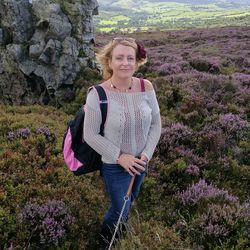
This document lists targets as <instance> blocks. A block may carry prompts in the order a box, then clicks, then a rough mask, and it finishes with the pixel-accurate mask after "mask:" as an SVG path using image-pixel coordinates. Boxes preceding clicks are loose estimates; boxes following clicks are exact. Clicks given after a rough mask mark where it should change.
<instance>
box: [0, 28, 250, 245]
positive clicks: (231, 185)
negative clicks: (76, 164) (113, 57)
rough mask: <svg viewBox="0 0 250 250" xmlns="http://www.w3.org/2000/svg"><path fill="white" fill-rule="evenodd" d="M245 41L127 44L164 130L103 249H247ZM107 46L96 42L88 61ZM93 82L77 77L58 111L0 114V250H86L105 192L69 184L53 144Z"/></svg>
mask: <svg viewBox="0 0 250 250" xmlns="http://www.w3.org/2000/svg"><path fill="white" fill-rule="evenodd" d="M248 34H250V33H249V27H242V28H237V27H227V28H221V29H219V28H215V29H206V30H202V29H200V30H186V31H182V32H180V31H170V32H165V33H164V32H159V33H157V32H155V33H141V34H132V36H134V37H135V38H137V39H139V40H140V41H141V42H142V43H144V44H145V45H146V47H148V49H147V50H148V54H149V61H148V63H147V64H146V65H144V66H143V67H142V68H141V69H140V71H139V72H138V75H143V76H144V77H146V78H148V79H149V80H151V81H152V82H153V84H154V87H155V90H156V93H157V97H158V101H159V105H160V110H161V115H162V123H163V129H162V135H161V138H160V141H159V144H158V146H157V148H156V152H155V154H154V157H153V159H152V160H151V161H150V166H149V175H148V176H147V177H146V179H145V181H144V183H143V186H142V189H141V193H140V196H139V198H138V200H137V202H136V203H135V204H134V205H133V207H132V213H131V217H130V221H129V223H128V224H127V225H126V226H127V234H126V236H125V237H124V239H122V240H121V242H119V243H118V244H117V245H116V247H115V248H114V249H131V250H132V249H249V248H250V245H249V236H250V234H249V233H250V231H249V227H250V218H249V214H250V200H249V193H250V189H249V187H250V157H249V156H250V61H249V56H248V55H249V48H250V43H249V41H250V39H249V35H248ZM107 39H109V36H108V35H99V36H97V49H98V47H99V46H101V45H102V43H103V42H105V41H106V40H107ZM86 79H88V81H89V82H88V84H87V82H86ZM97 79H98V77H97V75H96V72H91V71H89V72H88V75H87V74H86V72H83V75H82V77H79V79H78V80H77V86H78V87H79V88H78V90H77V92H76V97H75V101H74V102H72V103H69V104H67V105H65V106H64V107H61V108H60V109H58V108H55V107H42V106H37V105H34V106H22V107H17V106H4V105H2V106H1V109H0V124H1V126H0V156H1V158H0V203H1V208H0V248H1V249H8V248H10V249H90V250H91V249H96V247H97V238H98V232H99V228H100V224H101V221H102V216H103V214H104V212H105V211H106V209H107V206H108V203H107V201H108V200H107V197H106V195H105V193H104V185H103V182H102V179H101V177H100V176H99V174H98V173H94V174H88V175H84V176H80V177H75V176H73V175H72V174H71V173H70V172H69V171H68V170H67V168H66V166H65V165H64V163H63V158H62V151H61V142H62V137H63V134H64V131H65V128H66V124H67V122H68V121H69V119H71V118H72V115H73V114H74V113H75V111H76V110H77V109H78V107H79V106H80V104H81V103H82V100H84V99H85V96H86V90H87V87H88V86H89V85H91V84H93V83H96V82H98V81H97ZM149 247H150V248H149Z"/></svg>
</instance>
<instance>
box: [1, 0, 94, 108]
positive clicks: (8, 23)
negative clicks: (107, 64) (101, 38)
mask: <svg viewBox="0 0 250 250" xmlns="http://www.w3.org/2000/svg"><path fill="white" fill-rule="evenodd" d="M95 14H98V3H97V1H96V0H72V1H70V2H69V1H64V2H63V7H61V6H60V5H59V4H58V2H56V0H0V16H1V17H3V18H2V19H1V22H0V103H11V104H13V103H45V104H47V103H52V104H53V103H60V104H63V103H64V102H65V101H70V100H71V99H72V98H73V97H74V91H73V90H71V91H70V89H74V88H72V85H74V82H75V79H76V76H77V74H78V73H79V72H80V70H81V69H82V68H84V67H92V68H96V69H98V65H97V63H96V61H95V53H94V51H93V50H92V45H93V38H94V37H93V23H92V16H93V15H95ZM1 45H3V46H1ZM10 81H11V82H10ZM18 84H19V85H18ZM67 86H68V87H67ZM11 90H12V91H11Z"/></svg>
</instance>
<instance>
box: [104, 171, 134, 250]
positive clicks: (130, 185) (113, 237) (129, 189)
mask: <svg viewBox="0 0 250 250" xmlns="http://www.w3.org/2000/svg"><path fill="white" fill-rule="evenodd" d="M135 177H136V174H134V176H133V177H132V179H131V181H130V183H129V187H128V191H127V193H126V195H125V196H124V203H123V206H122V210H121V213H120V216H119V219H118V221H117V223H116V227H115V232H114V234H113V236H112V239H111V241H110V243H109V248H108V250H111V247H112V244H113V242H114V240H115V235H116V233H117V230H118V228H119V224H120V222H121V219H122V214H123V212H124V209H125V207H126V203H127V202H128V200H129V196H130V193H131V190H132V187H133V184H134V181H135Z"/></svg>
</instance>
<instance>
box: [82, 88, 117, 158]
mask: <svg viewBox="0 0 250 250" xmlns="http://www.w3.org/2000/svg"><path fill="white" fill-rule="evenodd" d="M101 122H102V115H101V110H100V104H99V97H98V94H97V92H96V90H95V89H93V90H92V91H90V92H89V94H88V96H87V101H86V106H85V118H84V126H83V137H84V140H85V141H86V142H87V143H88V144H89V145H90V146H91V147H92V148H93V149H94V150H95V151H96V152H97V153H99V154H100V155H102V156H103V157H104V158H105V159H109V160H110V162H116V160H117V159H118V157H119V155H120V148H118V147H117V146H116V145H114V144H113V143H112V142H111V141H109V140H108V139H106V138H105V137H103V136H101V135H100V134H99V132H100V125H101Z"/></svg>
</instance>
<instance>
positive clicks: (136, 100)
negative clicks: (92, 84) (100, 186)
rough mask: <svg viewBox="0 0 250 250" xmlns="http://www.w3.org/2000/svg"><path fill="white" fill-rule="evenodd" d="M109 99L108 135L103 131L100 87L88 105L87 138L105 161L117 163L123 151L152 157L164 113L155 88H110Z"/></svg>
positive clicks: (91, 95)
mask: <svg viewBox="0 0 250 250" xmlns="http://www.w3.org/2000/svg"><path fill="white" fill-rule="evenodd" d="M106 95H107V99H108V112H107V119H106V123H105V126H104V137H103V136H101V135H100V134H99V132H100V124H101V120H102V117H101V111H100V106H99V97H98V94H97V92H96V90H94V89H93V90H92V91H90V92H89V94H88V96H87V101H86V106H85V119H84V140H85V141H86V142H87V143H88V144H89V145H90V146H91V147H92V148H93V149H94V150H95V151H96V152H98V153H99V154H100V155H102V161H103V162H105V163H116V160H117V159H118V157H119V155H120V154H121V153H126V154H131V155H134V156H140V155H141V154H144V155H145V156H146V157H147V158H148V159H151V157H152V155H153V152H154V150H155V147H156V145H157V143H158V141H159V138H160V135H161V117H160V111H159V106H158V102H157V99H156V95H155V91H154V90H150V91H146V92H131V93H118V92H114V91H110V90H106Z"/></svg>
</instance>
